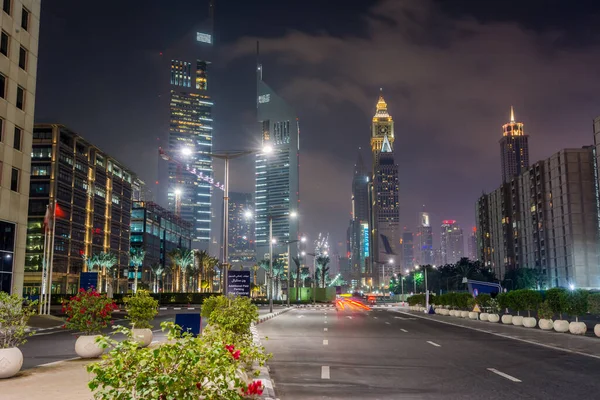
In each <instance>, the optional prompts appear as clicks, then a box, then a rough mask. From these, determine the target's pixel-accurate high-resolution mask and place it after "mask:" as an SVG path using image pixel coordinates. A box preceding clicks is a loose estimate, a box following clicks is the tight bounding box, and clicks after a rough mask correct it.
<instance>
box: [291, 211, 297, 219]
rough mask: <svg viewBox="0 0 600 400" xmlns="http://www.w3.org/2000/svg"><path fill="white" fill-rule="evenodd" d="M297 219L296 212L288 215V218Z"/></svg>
mask: <svg viewBox="0 0 600 400" xmlns="http://www.w3.org/2000/svg"><path fill="white" fill-rule="evenodd" d="M297 217H298V213H297V212H296V211H292V212H291V213H290V218H297Z"/></svg>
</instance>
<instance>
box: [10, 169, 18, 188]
mask: <svg viewBox="0 0 600 400" xmlns="http://www.w3.org/2000/svg"><path fill="white" fill-rule="evenodd" d="M19 172H20V171H19V170H18V169H17V168H13V169H12V173H11V175H10V190H12V191H13V192H18V191H19Z"/></svg>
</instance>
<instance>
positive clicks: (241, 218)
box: [227, 192, 256, 264]
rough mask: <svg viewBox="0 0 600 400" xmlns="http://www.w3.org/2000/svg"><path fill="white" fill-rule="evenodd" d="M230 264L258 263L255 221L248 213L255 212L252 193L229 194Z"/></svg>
mask: <svg viewBox="0 0 600 400" xmlns="http://www.w3.org/2000/svg"><path fill="white" fill-rule="evenodd" d="M228 204H229V212H228V216H229V224H228V226H229V238H228V241H227V243H228V244H229V252H228V255H229V263H230V264H234V263H245V262H252V261H256V250H255V246H254V245H255V240H254V221H253V220H252V219H251V218H247V217H246V215H245V212H246V211H251V212H254V199H253V196H252V193H238V192H229V202H228Z"/></svg>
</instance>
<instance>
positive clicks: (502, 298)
mask: <svg viewBox="0 0 600 400" xmlns="http://www.w3.org/2000/svg"><path fill="white" fill-rule="evenodd" d="M496 299H497V300H498V306H499V307H500V308H501V309H503V310H504V312H507V310H508V308H509V307H510V297H509V295H508V293H500V294H498V296H497V297H496Z"/></svg>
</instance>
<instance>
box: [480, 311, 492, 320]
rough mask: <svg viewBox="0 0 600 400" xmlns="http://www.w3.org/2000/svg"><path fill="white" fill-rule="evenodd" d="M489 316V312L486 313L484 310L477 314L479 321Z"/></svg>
mask: <svg viewBox="0 0 600 400" xmlns="http://www.w3.org/2000/svg"><path fill="white" fill-rule="evenodd" d="M489 316H490V314H488V313H486V312H482V313H481V314H479V320H480V321H487V320H488V317H489Z"/></svg>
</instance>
